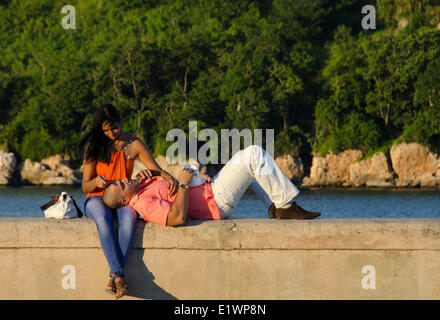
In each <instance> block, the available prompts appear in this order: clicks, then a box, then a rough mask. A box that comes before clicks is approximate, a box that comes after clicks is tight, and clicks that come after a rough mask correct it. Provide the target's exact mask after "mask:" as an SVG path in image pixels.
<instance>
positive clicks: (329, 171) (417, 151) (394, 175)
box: [0, 143, 440, 189]
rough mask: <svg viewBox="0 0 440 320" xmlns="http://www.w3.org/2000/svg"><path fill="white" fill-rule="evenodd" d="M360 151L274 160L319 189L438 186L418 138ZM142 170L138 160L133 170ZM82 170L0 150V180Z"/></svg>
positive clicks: (68, 178) (72, 180)
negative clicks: (307, 160)
mask: <svg viewBox="0 0 440 320" xmlns="http://www.w3.org/2000/svg"><path fill="white" fill-rule="evenodd" d="M362 157H363V154H362V152H361V151H360V150H346V151H344V152H341V153H337V154H334V153H331V152H330V153H328V154H327V155H326V156H325V157H319V156H314V157H313V160H312V166H311V168H310V173H308V174H306V172H305V171H306V170H305V168H304V165H303V162H302V160H301V159H300V158H299V157H293V156H291V155H285V156H282V157H277V158H276V159H275V161H276V162H277V164H278V165H279V166H280V167H281V169H282V170H283V171H284V172H285V173H286V175H287V176H288V177H289V179H291V180H292V181H293V182H294V183H295V184H296V185H297V186H299V187H300V188H303V189H316V188H332V189H335V188H336V189H339V188H358V189H359V188H360V189H362V188H367V189H370V188H374V189H396V188H397V189H400V188H427V189H429V188H431V189H432V188H440V159H439V157H438V155H437V154H434V153H432V152H431V151H430V150H429V149H428V148H427V147H424V146H422V145H420V144H417V143H400V144H395V145H393V146H392V148H391V150H390V153H389V155H387V154H385V153H383V152H379V153H376V154H374V155H373V156H372V157H370V158H368V159H362ZM156 161H157V162H158V163H159V165H160V166H161V167H162V168H163V169H165V170H167V171H168V172H170V173H171V174H172V175H174V176H177V175H178V172H179V170H180V168H181V166H182V165H181V164H180V165H168V163H167V161H166V158H165V157H164V156H159V157H157V158H156ZM141 169H142V164H141V163H140V162H138V161H136V162H135V169H134V172H133V175H135V174H136V173H137V172H138V171H139V170H141ZM200 171H201V175H202V176H205V177H213V176H214V175H215V174H216V170H215V168H210V167H206V166H202V167H201V170H200ZM81 178H82V170H81V168H79V169H76V170H75V169H73V168H72V167H71V159H70V158H69V156H67V155H55V156H52V157H48V158H45V159H43V160H42V161H41V162H32V161H31V160H29V159H26V160H25V161H24V162H23V163H20V164H19V165H17V163H16V158H15V156H14V154H13V153H8V152H4V151H2V150H0V185H11V186H19V185H80V184H81Z"/></svg>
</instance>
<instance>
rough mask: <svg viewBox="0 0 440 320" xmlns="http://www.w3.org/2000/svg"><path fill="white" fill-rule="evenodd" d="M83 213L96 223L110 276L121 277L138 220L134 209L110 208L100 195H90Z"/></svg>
mask: <svg viewBox="0 0 440 320" xmlns="http://www.w3.org/2000/svg"><path fill="white" fill-rule="evenodd" d="M84 213H85V215H86V216H87V217H88V218H92V219H93V221H95V223H96V227H97V229H98V233H99V240H100V242H101V247H102V250H103V251H104V255H105V258H106V259H107V262H108V264H109V267H110V277H112V278H117V277H123V276H124V266H125V262H126V260H127V255H128V252H129V251H130V249H131V245H132V244H133V236H134V230H135V226H136V221H137V220H138V215H137V213H136V211H135V210H134V209H133V208H132V207H122V208H119V209H116V210H112V209H110V208H109V207H107V206H106V205H105V204H104V202H103V201H102V197H101V196H92V197H89V198H88V199H87V200H86V202H85V203H84ZM114 215H116V216H117V219H118V226H119V228H118V238H117V239H116V238H115V235H114V232H113V231H114V229H113V217H114Z"/></svg>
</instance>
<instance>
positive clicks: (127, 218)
mask: <svg viewBox="0 0 440 320" xmlns="http://www.w3.org/2000/svg"><path fill="white" fill-rule="evenodd" d="M117 214H118V223H119V225H120V226H121V227H122V228H124V229H126V230H132V229H134V227H135V225H136V222H137V220H138V215H137V212H136V211H135V210H134V209H133V208H132V207H128V206H126V207H122V208H119V209H117Z"/></svg>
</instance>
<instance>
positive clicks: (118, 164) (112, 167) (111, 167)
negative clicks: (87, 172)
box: [87, 151, 134, 198]
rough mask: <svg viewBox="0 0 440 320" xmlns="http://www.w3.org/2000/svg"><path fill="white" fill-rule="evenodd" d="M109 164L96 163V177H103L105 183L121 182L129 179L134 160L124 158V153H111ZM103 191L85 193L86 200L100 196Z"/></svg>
mask: <svg viewBox="0 0 440 320" xmlns="http://www.w3.org/2000/svg"><path fill="white" fill-rule="evenodd" d="M111 154H112V157H111V161H110V163H105V162H100V161H98V162H97V163H96V175H98V176H100V175H103V176H105V178H106V179H107V181H109V182H112V181H114V180H122V179H125V178H130V177H131V174H132V173H133V167H134V159H130V158H127V159H126V158H125V154H124V151H119V152H112V153H111ZM103 194H104V189H97V190H96V191H95V192H91V193H87V198H88V197H91V196H102V195H103Z"/></svg>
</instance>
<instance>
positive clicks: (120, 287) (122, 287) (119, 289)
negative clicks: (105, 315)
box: [115, 277, 128, 299]
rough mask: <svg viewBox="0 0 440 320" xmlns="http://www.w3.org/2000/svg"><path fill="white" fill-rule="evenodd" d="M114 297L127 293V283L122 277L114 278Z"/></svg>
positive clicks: (117, 297)
mask: <svg viewBox="0 0 440 320" xmlns="http://www.w3.org/2000/svg"><path fill="white" fill-rule="evenodd" d="M115 287H116V292H115V298H116V299H119V298H121V297H123V296H125V295H126V294H127V293H128V284H127V282H125V279H124V277H118V278H116V279H115Z"/></svg>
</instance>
